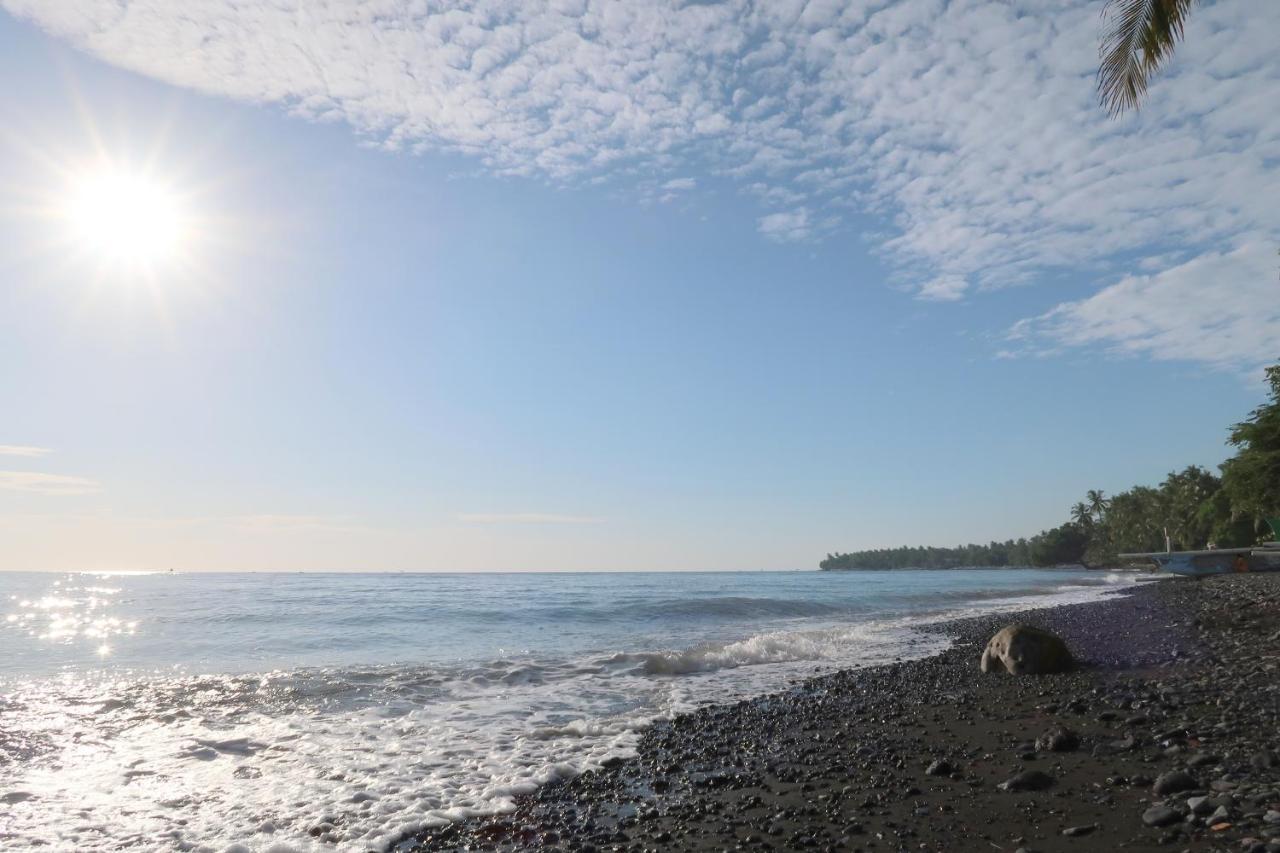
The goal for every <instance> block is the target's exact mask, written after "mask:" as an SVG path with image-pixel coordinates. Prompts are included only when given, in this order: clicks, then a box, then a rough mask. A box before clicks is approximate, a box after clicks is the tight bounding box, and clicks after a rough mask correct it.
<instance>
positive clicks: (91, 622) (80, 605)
mask: <svg viewBox="0 0 1280 853" xmlns="http://www.w3.org/2000/svg"><path fill="white" fill-rule="evenodd" d="M97 580H99V579H98V578H93V579H92V580H89V579H86V580H85V581H84V582H81V581H79V580H78V579H69V580H67V579H64V580H56V581H54V582H53V589H52V590H50V592H49V593H48V594H47V595H43V596H41V597H39V598H22V597H19V596H17V595H11V596H9V602H10V605H11V606H13V607H14V608H15V609H14V610H13V611H12V612H10V613H8V614H7V615H6V616H5V617H4V624H5V625H6V626H8V627H10V628H15V629H17V630H19V631H21V632H22V633H23V634H25V635H26V636H27V637H28V638H29V639H33V640H39V641H44V642H48V643H56V644H62V645H74V644H77V643H83V644H84V645H85V646H87V647H89V648H90V649H92V651H93V652H94V653H95V654H97V655H98V657H100V658H101V657H106V656H107V655H109V654H110V653H111V645H110V643H109V642H107V641H108V640H110V639H111V638H112V637H118V636H128V635H132V634H135V633H136V632H137V630H138V622H137V620H134V619H124V618H121V617H119V616H116V615H113V613H112V610H111V608H112V606H113V605H114V604H115V603H116V600H115V596H117V595H119V594H120V592H121V590H120V588H119V587H112V586H101V585H98V584H97V583H95V581H97Z"/></svg>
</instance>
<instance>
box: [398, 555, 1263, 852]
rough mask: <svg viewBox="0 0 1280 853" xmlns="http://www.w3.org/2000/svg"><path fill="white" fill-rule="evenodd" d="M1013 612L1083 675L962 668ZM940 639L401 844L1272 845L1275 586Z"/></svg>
mask: <svg viewBox="0 0 1280 853" xmlns="http://www.w3.org/2000/svg"><path fill="white" fill-rule="evenodd" d="M1015 621H1023V622H1028V623H1030V624H1033V625H1037V626H1041V627H1044V628H1048V629H1050V630H1053V631H1055V632H1057V633H1058V634H1059V635H1061V636H1062V637H1063V638H1064V639H1065V640H1066V641H1067V643H1068V644H1069V645H1070V647H1071V649H1072V651H1073V652H1074V653H1075V655H1076V657H1077V658H1078V659H1079V660H1081V661H1082V666H1081V667H1080V668H1079V669H1077V670H1076V671H1074V672H1071V673H1068V674H1061V675H1043V676H1020V677H1019V676H1011V675H1005V674H1000V675H983V674H982V673H980V672H979V670H978V660H979V656H980V654H981V652H982V648H983V645H984V644H985V642H986V640H987V639H988V638H989V637H990V636H991V635H992V634H993V633H994V632H995V631H996V630H997V629H998V628H1000V627H1001V626H1003V625H1005V624H1008V623H1010V622H1015ZM943 630H946V631H947V632H948V633H949V634H950V635H952V636H956V637H958V641H957V642H956V644H955V646H954V647H953V648H952V649H950V650H949V651H947V652H945V653H944V654H942V655H939V656H937V657H933V658H929V659H926V660H921V661H914V662H909V663H897V664H894V663H890V664H889V665H886V666H882V667H876V668H872V669H865V670H858V671H851V672H840V673H835V674H831V675H822V676H818V677H815V678H813V679H812V680H810V681H808V682H806V683H804V684H803V685H798V686H796V687H795V688H793V689H792V690H789V691H786V692H783V693H779V694H774V695H771V696H765V697H761V698H758V699H754V700H751V701H746V702H740V703H737V704H734V705H726V706H716V707H709V708H705V709H702V710H700V711H697V712H695V713H692V714H688V715H685V716H681V717H679V718H677V719H675V720H673V721H672V722H670V723H665V724H662V725H659V726H656V727H655V728H653V729H651V730H649V731H648V732H646V733H645V735H644V737H643V738H642V740H641V743H640V746H639V750H638V755H637V756H636V757H635V758H633V759H629V760H626V761H619V762H617V763H615V764H613V765H612V766H610V767H608V768H607V769H605V770H602V771H599V772H594V773H589V774H585V775H583V776H580V777H578V778H577V779H574V780H572V781H569V782H565V783H561V784H557V785H550V786H546V787H544V788H542V789H540V790H538V791H537V792H535V793H533V794H531V795H528V796H526V797H523V798H521V799H520V800H519V802H518V807H517V809H516V811H515V812H514V813H513V814H509V815H502V816H498V817H492V818H485V819H477V820H474V821H469V822H465V823H461V824H456V825H453V826H449V827H446V828H444V829H437V830H432V831H429V832H425V833H423V834H422V835H421V836H420V837H418V838H417V839H415V840H414V842H413V843H412V844H407V845H405V846H404V848H403V849H413V850H418V851H434V850H491V849H499V850H535V849H536V850H546V849H558V850H570V851H592V850H629V851H642V850H649V851H667V850H725V849H744V850H801V849H812V850H850V851H857V850H865V851H879V850H884V851H905V850H931V851H934V850H936V851H942V850H945V851H970V850H972V851H992V850H996V851H999V850H1004V851H1010V853H1012V851H1017V850H1026V851H1060V850H1062V851H1065V850H1070V851H1093V850H1117V849H1126V850H1197V851H1200V850H1205V851H1209V850H1221V851H1227V850H1231V851H1241V850H1244V851H1251V853H1258V851H1280V731H1278V725H1280V575H1235V576H1222V577H1218V578H1213V579H1210V580H1207V581H1203V582H1194V581H1186V580H1181V579H1172V580H1168V581H1163V582H1160V583H1157V584H1150V585H1146V586H1143V587H1140V588H1138V589H1137V590H1135V591H1133V592H1132V593H1129V594H1126V595H1123V596H1120V597H1116V598H1112V599H1110V600H1107V601H1103V602H1098V603H1092V604H1084V605H1074V606H1066V607H1060V608H1055V609H1044V610H1033V611H1029V612H1026V613H1021V614H1015V615H1009V614H1006V615H1003V616H1000V617H998V618H984V619H974V620H966V621H963V622H958V623H952V624H950V625H947V626H944V628H943ZM1006 783H1008V784H1006Z"/></svg>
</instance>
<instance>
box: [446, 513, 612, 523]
mask: <svg viewBox="0 0 1280 853" xmlns="http://www.w3.org/2000/svg"><path fill="white" fill-rule="evenodd" d="M458 521H461V522H463V523H464V524H600V523H601V522H602V521H603V519H600V518H595V517H593V516H588V515H563V514H561V513H554V512H464V513H459V515H458Z"/></svg>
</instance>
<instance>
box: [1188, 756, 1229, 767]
mask: <svg viewBox="0 0 1280 853" xmlns="http://www.w3.org/2000/svg"><path fill="white" fill-rule="evenodd" d="M1220 761H1222V759H1221V758H1220V757H1219V756H1217V755H1214V754H1213V753H1208V752H1201V753H1199V754H1197V755H1193V756H1192V757H1191V758H1190V759H1188V760H1187V766H1188V767H1210V766H1212V765H1214V764H1217V763H1219V762H1220Z"/></svg>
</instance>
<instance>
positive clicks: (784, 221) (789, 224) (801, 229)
mask: <svg viewBox="0 0 1280 853" xmlns="http://www.w3.org/2000/svg"><path fill="white" fill-rule="evenodd" d="M756 225H757V227H758V228H759V229H760V233H761V234H763V235H764V236H766V237H768V238H769V239H770V240H777V241H778V242H780V243H788V242H798V241H800V240H807V239H808V238H809V235H810V234H811V233H812V232H811V231H810V229H809V211H807V210H805V209H804V208H803V207H801V208H798V209H796V210H790V211H787V212H785V213H770V214H769V215H768V216H762V217H760V219H759V220H758V221H757V223H756Z"/></svg>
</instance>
